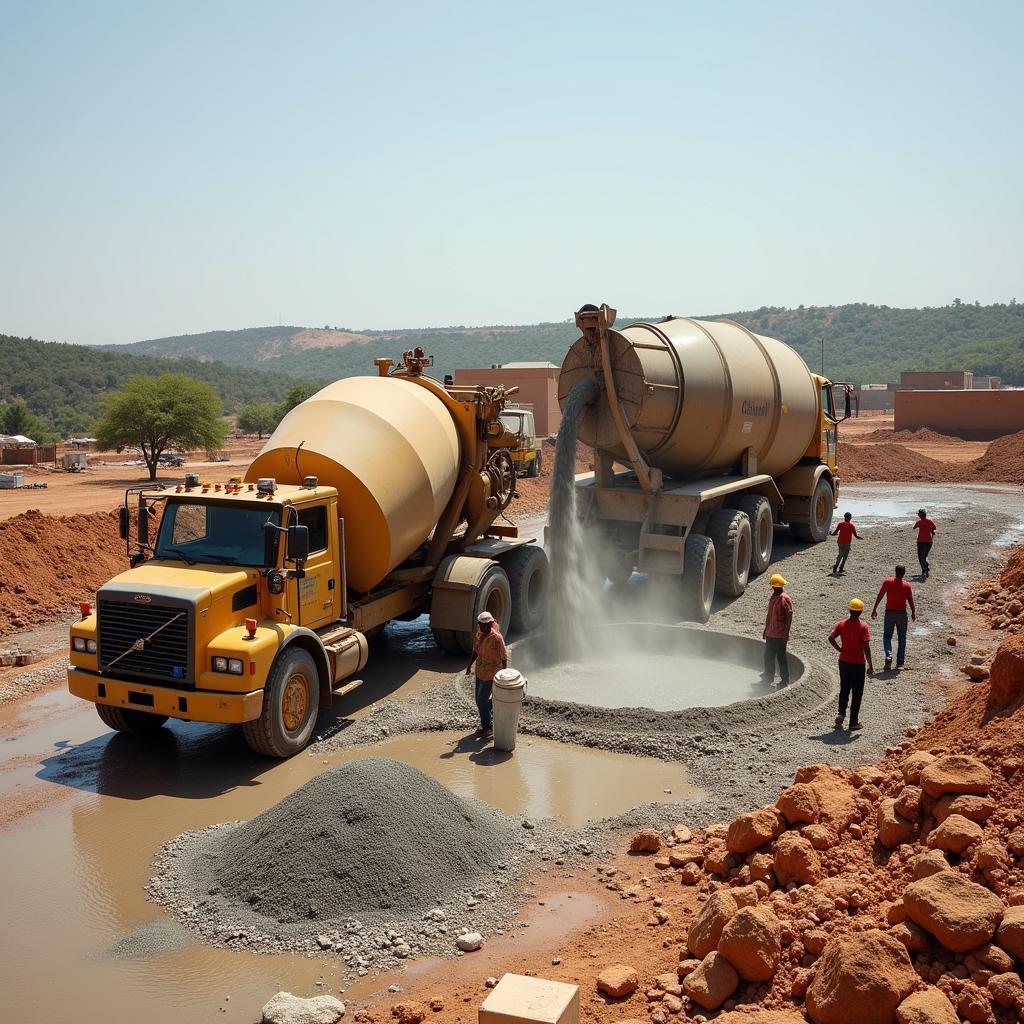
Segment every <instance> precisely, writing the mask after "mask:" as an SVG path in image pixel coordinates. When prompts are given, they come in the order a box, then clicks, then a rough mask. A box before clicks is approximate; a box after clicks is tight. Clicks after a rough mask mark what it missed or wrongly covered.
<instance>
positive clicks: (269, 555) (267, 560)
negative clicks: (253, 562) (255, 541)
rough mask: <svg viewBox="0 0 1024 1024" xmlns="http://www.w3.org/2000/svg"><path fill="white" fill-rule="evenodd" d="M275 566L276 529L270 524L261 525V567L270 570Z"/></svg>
mask: <svg viewBox="0 0 1024 1024" xmlns="http://www.w3.org/2000/svg"><path fill="white" fill-rule="evenodd" d="M276 564H277V527H276V526H275V525H274V524H273V523H270V522H267V523H264V524H263V565H264V568H267V569H272V568H273V567H274V566H275V565H276Z"/></svg>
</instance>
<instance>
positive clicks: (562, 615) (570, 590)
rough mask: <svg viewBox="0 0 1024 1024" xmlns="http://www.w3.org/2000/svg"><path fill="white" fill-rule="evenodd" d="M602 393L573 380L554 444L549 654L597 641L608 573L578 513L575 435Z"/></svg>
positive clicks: (568, 654)
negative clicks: (599, 567)
mask: <svg viewBox="0 0 1024 1024" xmlns="http://www.w3.org/2000/svg"><path fill="white" fill-rule="evenodd" d="M599 394H600V388H599V387H598V385H597V381H595V380H581V381H579V382H578V383H577V384H574V385H573V387H572V390H571V391H570V392H569V396H568V398H566V401H565V408H564V409H563V410H562V424H561V426H560V427H559V429H558V441H557V444H556V447H555V468H554V472H553V474H552V478H551V502H550V509H549V523H550V533H549V539H550V544H551V579H552V586H551V604H550V608H551V616H550V617H551V626H552V630H551V635H550V637H549V648H548V651H547V653H548V656H549V657H550V658H551V659H552V660H554V661H563V660H567V659H577V658H580V657H581V656H582V654H583V653H584V651H585V650H586V649H588V648H589V647H592V646H593V641H594V634H593V631H592V630H588V628H587V627H588V626H592V625H594V623H595V622H597V621H598V617H599V612H600V600H599V596H598V595H599V594H600V592H601V589H602V585H603V579H602V578H601V577H600V576H599V575H598V574H597V572H596V571H595V570H594V568H593V560H592V559H588V558H587V550H586V544H585V541H584V538H583V528H582V526H581V524H580V521H579V519H578V518H577V516H576V480H575V477H576V439H577V435H578V433H579V425H580V417H581V416H582V415H583V411H584V409H585V408H586V406H587V405H589V404H590V403H591V402H593V401H594V400H595V399H596V398H597V397H598V395H599Z"/></svg>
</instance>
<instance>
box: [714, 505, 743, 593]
mask: <svg viewBox="0 0 1024 1024" xmlns="http://www.w3.org/2000/svg"><path fill="white" fill-rule="evenodd" d="M707 532H708V536H709V537H710V538H711V540H712V541H713V542H714V545H715V554H716V556H717V558H718V566H717V571H716V573H715V586H716V589H717V590H718V593H719V594H721V595H722V596H723V597H739V596H740V594H742V593H743V591H744V590H746V589H747V579H748V578H749V576H750V556H751V548H752V547H753V543H752V541H751V536H750V520H749V519H748V518H747V514H746V513H745V512H738V511H735V510H733V509H730V508H720V509H718V510H717V511H715V512H712V513H711V517H710V518H709V519H708V531H707Z"/></svg>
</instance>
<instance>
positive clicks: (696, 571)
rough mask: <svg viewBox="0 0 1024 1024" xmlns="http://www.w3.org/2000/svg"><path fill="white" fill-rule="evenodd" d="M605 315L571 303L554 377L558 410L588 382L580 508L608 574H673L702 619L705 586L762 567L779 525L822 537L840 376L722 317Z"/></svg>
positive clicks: (729, 590)
mask: <svg viewBox="0 0 1024 1024" xmlns="http://www.w3.org/2000/svg"><path fill="white" fill-rule="evenodd" d="M615 317H616V311H615V310H614V309H611V308H610V307H608V306H606V305H602V306H600V307H597V306H592V305H590V306H584V307H583V308H582V309H581V310H579V312H577V314H576V325H577V326H578V327H579V328H580V330H581V332H582V333H581V336H580V338H579V339H578V340H577V341H576V342H575V343H574V344H573V345H572V347H571V348H570V350H569V352H568V354H567V355H566V357H565V360H564V361H563V363H562V368H561V373H560V376H559V383H558V394H559V402H560V404H561V405H562V407H563V409H565V408H566V403H567V401H568V399H569V396H570V393H571V392H572V391H573V388H574V386H576V385H578V384H580V382H581V381H587V382H591V383H589V384H587V385H586V386H585V389H584V390H585V394H584V395H583V398H584V402H583V404H582V405H581V407H580V416H579V420H578V432H579V439H580V440H582V441H583V442H584V443H585V444H587V445H590V446H591V447H592V448H593V449H594V450H595V465H594V472H593V473H590V474H583V475H581V476H579V477H577V480H576V507H577V513H578V515H579V517H580V518H581V520H582V522H583V525H584V526H585V527H586V528H588V529H589V530H591V531H593V534H592V535H593V536H594V540H595V543H594V544H593V549H594V552H595V556H596V557H598V558H600V560H601V562H602V566H603V568H604V570H605V575H606V576H607V577H608V578H609V579H610V580H612V581H613V582H615V581H618V580H623V579H626V578H628V577H629V576H630V574H631V573H632V572H633V571H634V570H638V571H640V572H645V573H653V574H664V575H668V576H677V577H681V595H680V596H681V598H682V602H683V604H684V612H685V614H686V616H687V617H688V618H692V619H695V620H697V621H701V622H706V621H707V619H708V616H709V615H710V613H711V603H712V600H713V598H714V595H715V592H716V591H717V592H718V593H719V594H722V595H725V596H737V595H739V594H741V593H742V592H743V590H744V589H745V588H746V585H747V580H748V578H749V577H750V575H751V573H759V572H763V571H764V570H765V569H766V568H767V567H768V565H769V563H770V562H771V559H772V541H773V536H774V528H775V526H776V524H780V525H781V524H788V526H789V528H790V530H791V531H792V533H793V534H794V535H795V536H796V537H797V538H798V539H800V540H803V541H809V542H820V541H823V540H825V538H826V537H827V536H828V531H829V528H830V525H831V522H832V512H833V509H834V508H835V504H836V500H837V498H838V494H839V469H838V459H837V456H838V452H837V426H838V424H839V423H840V422H841V421H842V420H843V419H846V418H848V417H849V415H850V385H848V384H844V383H833V382H832V381H829V380H827V379H826V378H824V377H821V376H818V375H817V374H813V373H811V372H810V371H809V370H808V368H807V366H806V364H805V363H804V361H803V360H802V359H801V358H800V356H799V355H798V354H797V353H796V352H795V351H794V350H793V349H792V348H790V347H789V346H788V345H786V344H784V343H783V342H781V341H777V340H775V339H774V338H765V337H762V336H760V335H758V334H754V333H752V332H751V331H749V330H747V329H746V328H745V327H743V326H741V325H740V324H737V323H734V322H732V321H729V320H695V319H690V318H686V317H667V318H666V319H664V320H661V321H658V322H657V323H634V324H630V325H628V326H626V327H623V328H621V329H620V330H613V328H612V325H613V324H614V322H615ZM840 395H843V396H844V401H843V413H842V414H841V415H840V414H837V411H836V399H837V397H839V396H840Z"/></svg>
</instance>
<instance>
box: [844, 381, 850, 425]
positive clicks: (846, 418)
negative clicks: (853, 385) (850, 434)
mask: <svg viewBox="0 0 1024 1024" xmlns="http://www.w3.org/2000/svg"><path fill="white" fill-rule="evenodd" d="M843 390H844V391H845V392H846V415H845V416H844V417H843V419H844V420H848V419H849V418H850V389H849V388H844V389H843Z"/></svg>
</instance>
